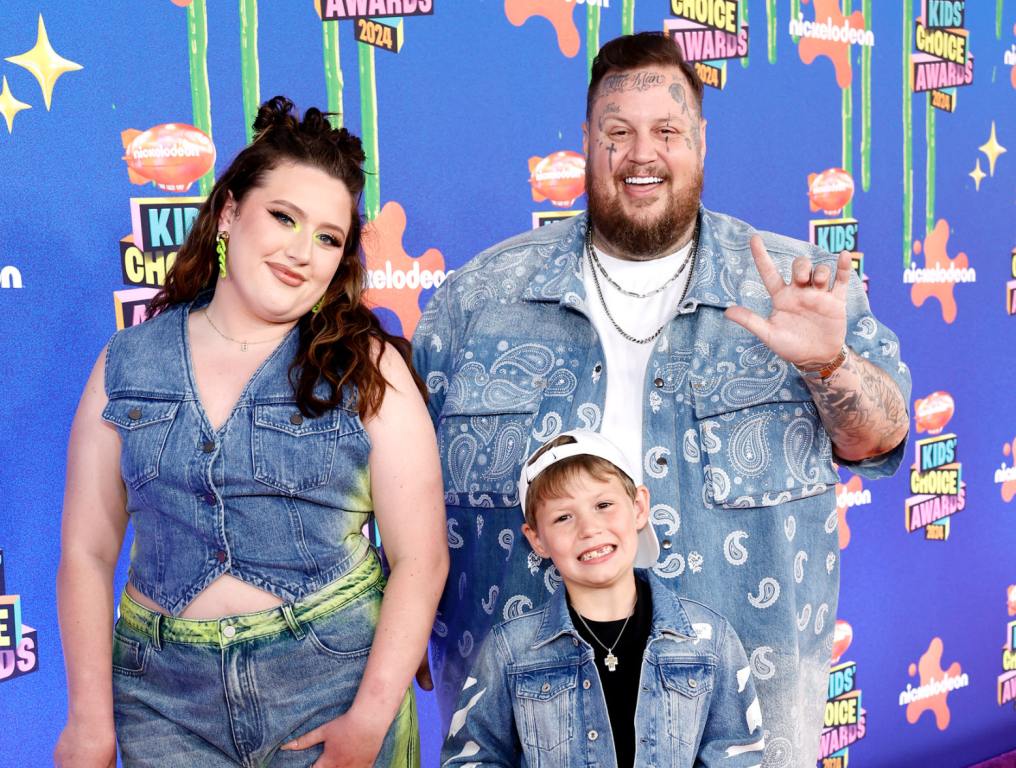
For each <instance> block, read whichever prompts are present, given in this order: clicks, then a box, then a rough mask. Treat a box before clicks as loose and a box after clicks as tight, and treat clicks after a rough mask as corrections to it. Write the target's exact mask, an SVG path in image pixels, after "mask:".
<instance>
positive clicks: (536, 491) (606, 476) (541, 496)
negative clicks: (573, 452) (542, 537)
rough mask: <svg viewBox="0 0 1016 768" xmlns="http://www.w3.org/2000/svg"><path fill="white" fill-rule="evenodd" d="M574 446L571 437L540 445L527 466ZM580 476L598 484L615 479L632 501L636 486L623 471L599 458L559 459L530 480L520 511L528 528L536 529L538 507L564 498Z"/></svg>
mask: <svg viewBox="0 0 1016 768" xmlns="http://www.w3.org/2000/svg"><path fill="white" fill-rule="evenodd" d="M576 442H578V441H577V440H576V439H575V438H574V437H572V436H571V435H561V436H560V437H556V438H554V439H553V440H550V441H548V442H547V443H545V444H544V445H542V446H541V447H540V449H539V450H538V451H536V452H535V453H534V454H533V455H532V456H530V457H529V459H528V460H527V462H526V463H527V464H532V463H533V462H535V461H536V460H537V459H539V458H540V456H542V455H543V454H544V453H546V452H547V451H548V450H550V449H551V448H556V447H558V446H561V445H569V444H571V443H576ZM583 473H585V474H588V475H592V476H593V477H594V478H595V479H597V480H599V481H601V482H606V481H608V480H610V479H612V478H617V479H618V480H620V481H621V485H623V486H624V491H625V493H626V494H627V495H628V497H629V498H630V499H632V500H634V499H635V492H636V486H635V482H634V481H633V480H632V479H631V478H630V477H628V475H626V474H625V473H624V472H623V471H621V470H620V469H618V467H617V466H615V465H614V463H613V462H610V461H607V460H606V459H601V458H600V457H599V456H590V455H589V454H580V455H578V456H569V457H568V458H566V459H561V460H560V461H557V462H555V463H553V464H551V465H550V466H549V467H547V468H546V469H545V470H543V471H542V472H541V473H540V474H538V475H537V476H536V477H535V478H533V480H532V482H531V483H530V484H529V489H528V491H527V492H526V508H525V510H523V512H524V514H525V518H526V523H527V524H528V525H529V526H530V527H531V528H533V529H535V528H536V527H537V526H536V509H537V505H538V504H540V502H543V501H546V500H547V499H555V498H560V497H561V496H564V495H565V494H566V493H567V491H568V487H569V486H570V485H571V484H572V483H574V482H575V481H576V480H577V479H578V478H579V476H580V475H582V474H583Z"/></svg>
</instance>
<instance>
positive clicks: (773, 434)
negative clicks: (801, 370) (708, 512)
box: [686, 353, 838, 508]
mask: <svg viewBox="0 0 1016 768" xmlns="http://www.w3.org/2000/svg"><path fill="white" fill-rule="evenodd" d="M770 354H771V353H770ZM780 365H782V366H784V367H786V366H787V364H786V363H782V361H781V363H780ZM770 367H772V366H770ZM763 369H764V368H763ZM774 378H775V377H774ZM691 385H692V392H693V398H694V402H695V421H696V434H695V435H694V438H695V441H696V442H697V448H698V452H699V454H700V457H701V462H702V469H703V473H704V475H705V477H704V483H703V486H702V501H703V503H704V504H705V505H706V506H718V507H726V508H741V507H770V506H775V505H777V504H782V503H784V502H786V501H793V500H795V499H803V498H807V497H809V496H816V495H818V494H820V493H823V492H825V491H826V490H828V489H829V488H830V487H833V486H835V484H836V482H837V481H838V476H837V474H836V471H835V470H834V469H833V465H832V443H831V441H830V440H829V435H828V434H827V433H826V431H825V428H824V427H823V426H822V422H821V420H820V419H819V416H818V411H817V410H816V408H815V404H814V403H813V402H812V400H811V395H810V393H809V392H808V389H807V387H806V386H805V385H804V382H803V381H801V379H800V377H799V376H797V374H796V373H793V372H789V371H788V372H786V373H785V375H784V377H783V378H782V379H781V380H777V381H774V380H773V378H771V379H769V380H763V379H752V378H750V377H740V378H738V377H718V378H716V377H714V378H712V379H710V378H706V377H702V376H696V375H693V376H692V377H691ZM687 444H688V441H687V439H686V445H687ZM686 450H687V448H686Z"/></svg>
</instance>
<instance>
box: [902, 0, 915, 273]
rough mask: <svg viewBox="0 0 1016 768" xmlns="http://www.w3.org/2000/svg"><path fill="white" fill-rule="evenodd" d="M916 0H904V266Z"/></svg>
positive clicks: (910, 198)
mask: <svg viewBox="0 0 1016 768" xmlns="http://www.w3.org/2000/svg"><path fill="white" fill-rule="evenodd" d="M913 2H914V0H903V267H904V268H906V267H909V266H910V259H911V257H912V255H913V251H912V249H911V246H912V245H913V232H914V121H913V114H912V111H913V99H912V94H911V89H912V87H913V86H912V83H911V78H912V76H913V74H912V72H911V67H910V51H911V50H912V49H913V46H914V40H913V29H914V7H913Z"/></svg>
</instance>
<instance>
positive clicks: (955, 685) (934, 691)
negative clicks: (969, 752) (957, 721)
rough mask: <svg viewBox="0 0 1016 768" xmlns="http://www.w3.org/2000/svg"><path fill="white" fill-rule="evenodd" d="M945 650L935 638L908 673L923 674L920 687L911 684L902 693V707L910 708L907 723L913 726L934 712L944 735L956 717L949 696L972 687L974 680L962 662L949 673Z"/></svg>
mask: <svg viewBox="0 0 1016 768" xmlns="http://www.w3.org/2000/svg"><path fill="white" fill-rule="evenodd" d="M942 650H943V647H942V638H940V637H933V638H932V639H931V642H930V643H929V644H928V650H927V651H925V652H924V653H923V654H921V658H920V660H919V661H918V663H917V664H911V665H910V667H909V668H908V670H907V671H908V674H909V675H910V676H911V677H913V676H914V675H916V674H918V673H920V678H919V684H918V685H917V686H916V687H915V686H913V685H911V684H910V683H907V687H906V689H905V690H903V691H900V697H899V705H900V706H901V707H906V708H907V722H908V723H910V724H911V725H913V724H914V723H916V722H917V721H918V720H919V719H920V717H921V715H923V714H924V713H925V712H931V713H932V714H934V716H935V726H936V727H937V728H938V729H939V730H940V731H944V730H945V729H946V728H948V727H949V720H950V719H951V717H952V714H951V713H950V711H949V703H948V697H949V694H950V693H952V692H953V691H956V690H959V689H960V688H966V687H967V686H968V685H970V678H969V677H968V676H967V674H966V673H965V672H963V670H962V669H961V668H960V664H959V662H957V661H954V662H953V663H952V664H950V665H949V669H946V670H944V669H942Z"/></svg>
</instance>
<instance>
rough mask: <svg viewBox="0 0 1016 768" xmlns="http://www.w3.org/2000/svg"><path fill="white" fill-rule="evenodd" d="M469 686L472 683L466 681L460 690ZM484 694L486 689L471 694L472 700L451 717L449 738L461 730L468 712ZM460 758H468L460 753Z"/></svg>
mask: <svg viewBox="0 0 1016 768" xmlns="http://www.w3.org/2000/svg"><path fill="white" fill-rule="evenodd" d="M470 680H472V678H470ZM475 682H476V681H475V680H473V683H475ZM471 684H472V683H470V682H469V681H468V680H467V681H466V684H465V685H464V686H462V690H463V691H465V690H466V689H467V688H469V687H470V685H471ZM486 692H487V689H486V688H481V689H480V690H479V691H477V692H476V693H474V694H473V696H472V698H471V699H469V701H468V702H467V703H466V706H464V707H463V708H462V709H460V710H458V711H457V712H456V713H455V714H454V715H452V723H451V727H450V728H449V729H448V735H449V736H455V735H457V734H458V732H459V731H461V730H462V726H464V725H465V724H466V718H467V717H469V711H470V710H471V709H472V708H473V707H475V706H476V702H478V701H479V700H480V699H481V697H482V696H483V694H485V693H486ZM470 743H472V742H470ZM470 754H473V755H475V754H476V752H471V753H470ZM460 757H468V755H463V754H461V753H460Z"/></svg>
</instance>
